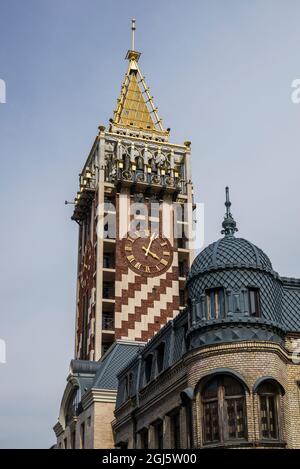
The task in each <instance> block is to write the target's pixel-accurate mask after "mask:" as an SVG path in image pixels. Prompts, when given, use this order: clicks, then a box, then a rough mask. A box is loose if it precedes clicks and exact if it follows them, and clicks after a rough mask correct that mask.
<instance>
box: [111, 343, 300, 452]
mask: <svg viewBox="0 0 300 469" xmlns="http://www.w3.org/2000/svg"><path fill="white" fill-rule="evenodd" d="M291 359H292V355H291V353H290V352H289V351H288V350H287V349H285V348H284V347H281V346H280V345H278V344H276V343H272V342H243V343H234V344H222V345H217V346H209V347H206V348H202V349H198V350H195V351H193V352H191V353H189V354H187V355H186V356H185V358H184V360H183V362H179V363H178V364H177V366H175V367H173V368H172V369H171V370H168V371H166V372H165V373H163V374H162V375H161V377H160V379H159V380H158V381H156V382H154V383H150V384H149V385H148V386H147V388H145V389H144V390H143V392H142V394H141V396H140V409H139V410H138V412H137V413H136V416H137V430H140V429H142V428H144V427H147V428H151V424H152V423H153V422H154V421H155V420H156V419H158V418H162V419H164V417H165V415H166V414H168V413H169V412H170V411H171V410H172V409H173V408H175V407H177V406H178V405H180V391H182V390H183V389H184V388H186V387H187V386H190V387H192V388H193V389H195V388H196V389H197V385H198V383H199V381H200V380H201V379H202V378H203V377H204V376H207V375H208V374H210V373H211V372H213V370H216V369H218V368H229V369H231V370H232V371H234V372H237V373H239V374H240V375H241V376H242V378H243V380H244V381H245V383H246V385H247V386H248V389H249V391H250V392H247V393H246V410H247V427H248V441H249V442H250V443H252V444H254V445H260V446H262V444H261V442H260V440H261V436H260V421H259V420H260V419H259V399H258V396H257V394H255V393H253V386H254V385H255V383H256V381H257V380H258V379H259V378H261V377H266V376H271V377H272V378H274V379H276V380H277V381H278V382H279V383H280V384H281V385H282V386H283V388H284V389H285V395H284V396H282V397H279V421H280V436H281V440H282V441H283V442H285V443H286V445H287V447H288V448H300V391H299V387H298V386H297V383H296V381H297V380H300V365H296V364H293V362H292V360H291ZM131 410H132V409H131V408H130V405H126V406H124V408H123V410H122V409H120V411H117V412H116V421H115V422H114V428H115V429H116V440H117V441H118V440H119V441H121V440H122V441H128V442H129V444H130V445H132V438H133V437H132V423H131V422H130V419H126V415H127V416H129V413H130V411H131ZM121 415H122V418H120V416H121ZM201 421H202V415H201V398H200V394H199V393H197V392H196V398H195V401H194V404H193V430H194V444H195V446H197V447H201V446H202V428H201ZM164 427H165V429H167V428H168V427H169V426H168V425H165V426H164ZM150 433H151V432H150ZM149 440H150V437H149ZM183 441H186V438H185V436H184V437H183ZM164 442H165V447H168V446H169V444H170V443H169V442H170V435H169V434H165V435H164Z"/></svg>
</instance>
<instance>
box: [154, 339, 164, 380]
mask: <svg viewBox="0 0 300 469" xmlns="http://www.w3.org/2000/svg"><path fill="white" fill-rule="evenodd" d="M164 358H165V343H164V342H162V343H161V344H159V346H158V347H157V349H156V365H157V373H160V372H161V371H162V370H163V367H164Z"/></svg>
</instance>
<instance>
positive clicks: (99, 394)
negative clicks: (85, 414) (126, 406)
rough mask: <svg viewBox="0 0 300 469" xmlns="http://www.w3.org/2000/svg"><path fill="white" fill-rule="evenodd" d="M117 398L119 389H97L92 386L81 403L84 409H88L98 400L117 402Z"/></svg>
mask: <svg viewBox="0 0 300 469" xmlns="http://www.w3.org/2000/svg"><path fill="white" fill-rule="evenodd" d="M116 398H117V391H116V390H113V389H95V388H91V389H90V390H89V391H88V392H87V393H85V395H84V396H83V398H82V400H81V403H82V407H83V410H86V409H88V407H90V406H91V405H93V404H95V403H97V402H105V403H108V402H110V403H115V402H116Z"/></svg>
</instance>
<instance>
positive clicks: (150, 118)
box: [111, 19, 169, 136]
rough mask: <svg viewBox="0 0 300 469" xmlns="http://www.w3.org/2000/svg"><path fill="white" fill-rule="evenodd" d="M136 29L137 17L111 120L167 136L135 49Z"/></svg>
mask: <svg viewBox="0 0 300 469" xmlns="http://www.w3.org/2000/svg"><path fill="white" fill-rule="evenodd" d="M135 30H136V26H135V19H132V22H131V31H132V36H131V46H132V48H131V50H128V52H127V54H126V59H128V60H129V66H128V69H127V72H126V75H125V80H124V82H123V85H122V88H121V94H120V97H119V99H118V102H117V108H116V109H115V111H114V117H113V119H112V121H111V122H112V124H114V125H115V126H118V127H123V128H124V127H125V128H127V129H128V128H134V129H135V130H145V131H150V132H154V133H157V134H160V135H165V136H167V135H168V134H169V132H168V131H167V130H164V128H163V125H162V120H161V119H160V118H159V116H158V113H157V108H156V107H155V105H154V102H153V96H151V94H150V92H149V90H150V88H149V87H148V86H147V85H146V82H145V78H144V77H143V75H142V74H141V72H140V69H139V66H138V60H139V58H140V55H141V53H140V52H138V51H136V50H135V49H134V47H135V45H134V40H135V37H134V35H135Z"/></svg>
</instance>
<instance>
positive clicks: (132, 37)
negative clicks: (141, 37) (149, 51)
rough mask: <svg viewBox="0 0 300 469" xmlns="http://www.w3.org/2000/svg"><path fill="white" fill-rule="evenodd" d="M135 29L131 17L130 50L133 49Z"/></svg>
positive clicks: (133, 20) (133, 19)
mask: <svg viewBox="0 0 300 469" xmlns="http://www.w3.org/2000/svg"><path fill="white" fill-rule="evenodd" d="M135 30H136V27H135V18H132V20H131V32H132V33H131V39H132V42H131V50H132V51H134V32H135Z"/></svg>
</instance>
